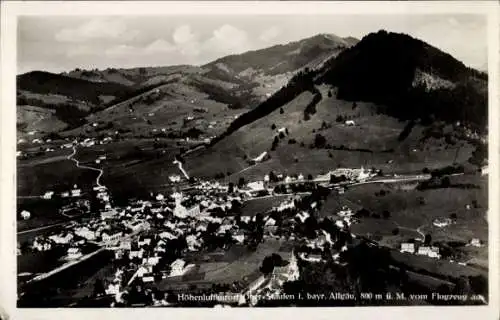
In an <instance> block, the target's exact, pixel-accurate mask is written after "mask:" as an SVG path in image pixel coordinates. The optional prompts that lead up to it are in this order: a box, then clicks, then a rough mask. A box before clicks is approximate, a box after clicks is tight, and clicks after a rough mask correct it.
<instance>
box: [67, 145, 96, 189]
mask: <svg viewBox="0 0 500 320" xmlns="http://www.w3.org/2000/svg"><path fill="white" fill-rule="evenodd" d="M75 154H76V147H75V146H73V153H71V154H70V155H69V156H68V157H67V158H66V159H68V160H71V161H73V162H74V163H75V165H76V167H77V168H80V169H88V170H93V171H97V172H99V175H98V176H97V178H96V181H95V182H96V185H97V186H99V187H104V185H102V184H101V183H100V182H99V180H100V179H101V177H102V175H103V173H104V171H103V170H102V169H98V168H93V167H88V166H85V165H81V164H80V161H78V160H77V159H75V158H74V156H75Z"/></svg>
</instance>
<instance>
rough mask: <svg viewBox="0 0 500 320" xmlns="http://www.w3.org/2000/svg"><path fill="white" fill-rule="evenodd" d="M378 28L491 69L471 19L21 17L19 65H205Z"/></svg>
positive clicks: (482, 27) (482, 33) (483, 26)
mask: <svg viewBox="0 0 500 320" xmlns="http://www.w3.org/2000/svg"><path fill="white" fill-rule="evenodd" d="M380 29H384V30H387V31H393V32H400V33H406V34H409V35H411V36H413V37H416V38H419V39H421V40H424V41H426V42H428V43H429V44H431V45H433V46H435V47H437V48H439V49H441V50H443V51H445V52H447V53H449V54H451V55H453V56H454V57H455V58H457V59H458V60H460V61H462V62H463V63H465V64H466V65H467V66H470V67H473V68H478V69H482V70H486V69H487V64H486V63H487V51H488V50H487V43H488V42H487V21H486V18H485V17H484V16H480V15H472V14H471V15H466V14H461V15H456V14H455V15H436V14H434V15H406V16H402V15H400V14H399V15H316V16H315V15H293V16H290V15H276V16H273V15H266V16H261V15H260V16H259V15H248V16H228V15H221V16H214V15H211V16H207V15H205V16H196V15H189V16H179V15H176V16H174V15H170V16H168V15H163V16H160V15H158V16H146V17H145V16H94V17H91V16H71V17H70V16H23V17H19V20H18V37H17V41H18V42H17V49H18V51H17V59H18V61H17V64H18V66H17V67H18V74H21V73H25V72H28V71H32V70H44V71H50V72H63V71H70V70H73V69H75V68H82V69H95V68H97V69H106V68H111V67H113V68H129V67H145V66H167V65H180V64H194V65H202V64H205V63H208V62H210V61H213V60H215V59H217V58H220V57H223V56H226V55H230V54H238V53H242V52H245V51H248V50H256V49H261V48H266V47H269V46H272V45H276V44H285V43H288V42H290V41H297V40H300V39H303V38H307V37H311V36H314V35H317V34H320V33H331V34H335V35H337V36H341V37H348V36H352V37H356V38H358V39H361V38H362V37H363V36H365V35H367V34H368V33H370V32H376V31H378V30H380Z"/></svg>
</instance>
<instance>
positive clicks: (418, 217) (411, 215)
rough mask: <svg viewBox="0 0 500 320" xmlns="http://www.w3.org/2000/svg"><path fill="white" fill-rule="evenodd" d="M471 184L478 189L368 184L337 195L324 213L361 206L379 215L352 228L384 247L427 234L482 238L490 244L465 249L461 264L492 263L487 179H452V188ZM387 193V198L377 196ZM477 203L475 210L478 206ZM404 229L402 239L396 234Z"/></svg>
mask: <svg viewBox="0 0 500 320" xmlns="http://www.w3.org/2000/svg"><path fill="white" fill-rule="evenodd" d="M463 183H471V184H474V185H477V186H479V188H477V189H463V188H457V187H452V188H439V189H432V190H423V191H419V190H416V189H408V190H404V189H399V188H393V186H392V185H391V184H384V185H380V184H367V185H361V186H356V187H353V188H350V189H349V190H348V191H347V192H346V193H345V194H342V195H337V194H333V193H332V194H331V195H330V196H329V198H328V199H327V201H326V202H325V204H324V206H323V209H322V215H323V216H330V215H332V214H333V213H334V212H336V211H338V210H339V208H341V207H342V206H344V205H345V206H347V207H349V208H351V209H352V210H353V211H357V210H359V209H360V208H365V209H367V210H369V211H370V212H371V213H372V214H375V215H378V217H377V216H375V217H374V216H371V217H364V218H361V219H360V220H361V221H360V222H359V223H357V224H354V225H352V226H351V232H352V233H354V234H358V235H362V236H367V237H370V238H372V239H374V240H375V241H377V242H378V243H379V244H380V245H382V246H387V247H390V248H395V249H399V248H400V245H401V243H402V242H405V241H407V240H408V239H420V240H423V237H424V235H425V234H429V235H431V237H432V242H433V243H445V244H446V243H450V242H457V243H463V244H464V245H465V244H466V243H468V242H469V241H470V240H471V239H472V238H479V239H480V240H482V241H483V242H484V243H485V246H483V247H481V248H475V247H465V246H460V247H458V248H456V249H455V250H456V251H457V252H460V256H461V257H462V258H460V261H467V260H469V259H472V261H470V262H472V263H475V264H477V265H479V266H483V267H487V265H488V262H487V261H488V252H487V248H488V246H487V243H488V238H487V234H488V225H487V220H486V209H487V206H488V202H487V198H488V195H487V177H482V176H479V175H464V176H460V177H459V176H456V177H452V184H454V185H459V184H463ZM381 190H385V191H386V195H384V196H381V195H375V193H378V192H380V191H381ZM474 200H476V201H477V207H476V208H475V207H474V206H473V205H472V203H473V201H474ZM467 205H469V206H470V208H469V209H467V208H466V206H467ZM384 211H389V213H390V217H389V218H388V219H384V218H383V217H382V216H383V215H382V213H383V212H384ZM451 214H456V216H457V219H456V223H453V224H451V225H448V226H446V227H443V228H439V227H436V226H434V225H433V221H434V219H436V218H448V217H450V215H451ZM395 229H398V233H397V235H394V234H393V231H394V230H395Z"/></svg>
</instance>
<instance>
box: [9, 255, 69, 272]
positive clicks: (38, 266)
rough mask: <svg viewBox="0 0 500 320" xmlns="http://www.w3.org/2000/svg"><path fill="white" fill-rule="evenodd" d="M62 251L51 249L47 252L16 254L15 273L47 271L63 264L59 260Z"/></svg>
mask: <svg viewBox="0 0 500 320" xmlns="http://www.w3.org/2000/svg"><path fill="white" fill-rule="evenodd" d="M64 253H65V252H64V251H61V250H51V251H47V252H31V253H25V254H22V255H20V256H17V273H18V274H19V273H23V272H29V273H32V274H37V273H45V272H49V271H50V270H52V269H55V268H56V267H58V266H61V265H63V264H64V261H61V260H59V259H60V258H61V257H62V256H63V255H64Z"/></svg>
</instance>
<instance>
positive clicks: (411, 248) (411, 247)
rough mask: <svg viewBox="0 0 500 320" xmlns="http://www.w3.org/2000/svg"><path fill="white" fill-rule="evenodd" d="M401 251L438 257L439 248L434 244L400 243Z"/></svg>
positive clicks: (439, 256)
mask: <svg viewBox="0 0 500 320" xmlns="http://www.w3.org/2000/svg"><path fill="white" fill-rule="evenodd" d="M401 252H403V253H404V252H407V253H411V254H417V255H422V256H428V257H430V258H436V259H440V258H441V255H440V254H439V248H438V247H435V246H427V245H420V246H418V245H417V244H416V243H407V242H405V243H402V244H401Z"/></svg>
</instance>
